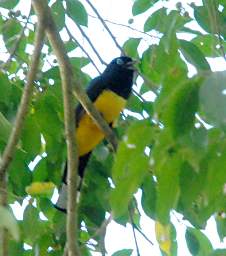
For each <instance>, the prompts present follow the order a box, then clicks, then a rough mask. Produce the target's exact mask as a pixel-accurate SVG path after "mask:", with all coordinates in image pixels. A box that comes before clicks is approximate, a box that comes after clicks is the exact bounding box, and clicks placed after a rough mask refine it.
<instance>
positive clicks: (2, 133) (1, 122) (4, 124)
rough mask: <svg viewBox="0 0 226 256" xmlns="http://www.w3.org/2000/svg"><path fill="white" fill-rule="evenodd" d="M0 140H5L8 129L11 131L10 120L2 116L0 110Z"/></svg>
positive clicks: (7, 135)
mask: <svg viewBox="0 0 226 256" xmlns="http://www.w3.org/2000/svg"><path fill="white" fill-rule="evenodd" d="M0 127H1V129H0V140H1V141H3V142H7V140H8V137H9V134H10V131H11V124H10V122H9V121H8V120H7V119H6V118H5V117H4V116H3V114H2V113H1V112H0Z"/></svg>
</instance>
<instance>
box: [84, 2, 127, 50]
mask: <svg viewBox="0 0 226 256" xmlns="http://www.w3.org/2000/svg"><path fill="white" fill-rule="evenodd" d="M86 2H87V3H88V4H89V5H90V7H91V8H92V10H93V11H94V12H95V14H96V15H97V17H98V18H99V20H100V21H101V23H102V24H103V26H104V28H105V29H106V30H107V32H108V33H109V35H110V37H111V38H112V40H113V41H114V43H115V45H116V46H117V48H118V49H119V50H120V52H121V54H122V55H125V52H124V50H123V49H122V47H121V46H120V45H119V43H118V42H117V40H116V39H115V36H114V35H113V34H112V32H111V30H110V29H109V28H108V26H107V24H106V22H105V21H104V19H103V18H102V17H101V15H100V14H99V12H98V11H97V9H96V8H95V7H94V5H93V4H92V3H91V2H90V1H89V0H86Z"/></svg>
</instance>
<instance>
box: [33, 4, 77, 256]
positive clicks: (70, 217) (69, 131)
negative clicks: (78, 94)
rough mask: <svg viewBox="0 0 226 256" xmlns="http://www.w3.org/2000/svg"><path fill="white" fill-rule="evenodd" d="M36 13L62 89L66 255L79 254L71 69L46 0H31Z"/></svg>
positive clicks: (75, 255)
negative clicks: (65, 187) (56, 65)
mask: <svg viewBox="0 0 226 256" xmlns="http://www.w3.org/2000/svg"><path fill="white" fill-rule="evenodd" d="M32 5H33V7H34V10H35V13H36V15H37V16H38V17H39V19H40V18H42V19H43V20H44V23H45V31H46V34H47V37H48V39H49V42H50V44H51V46H52V48H53V51H54V53H55V55H56V58H57V61H58V63H59V69H60V76H61V81H62V90H63V103H64V124H65V133H66V141H67V158H68V175H67V182H68V200H67V213H68V214H67V227H66V229H67V244H68V255H69V256H79V255H80V252H79V246H78V242H77V241H78V239H77V204H76V197H77V189H76V188H77V186H76V184H77V166H78V154H77V148H76V141H75V122H74V108H73V94H72V88H73V82H74V78H73V71H72V67H71V65H70V62H69V59H68V56H67V54H66V51H65V48H64V44H63V42H62V40H61V38H60V35H59V33H58V32H57V29H56V26H55V23H54V21H53V18H52V15H51V12H50V8H49V6H48V4H47V1H43V0H33V1H32Z"/></svg>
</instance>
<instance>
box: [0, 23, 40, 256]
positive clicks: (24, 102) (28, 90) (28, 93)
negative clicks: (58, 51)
mask: <svg viewBox="0 0 226 256" xmlns="http://www.w3.org/2000/svg"><path fill="white" fill-rule="evenodd" d="M43 39H44V27H43V23H42V21H41V20H38V27H37V32H36V34H35V43H34V53H33V57H32V60H31V65H30V71H29V72H28V75H27V84H26V86H25V87H24V92H23V95H22V98H21V102H20V106H19V109H18V112H17V116H16V121H15V124H14V126H13V129H12V132H11V134H10V137H9V140H8V144H7V145H6V147H5V150H4V152H3V156H2V159H1V162H0V188H1V191H0V193H1V195H0V204H1V205H2V206H6V205H7V192H6V191H7V190H6V186H7V183H6V170H7V167H8V166H9V164H10V162H11V160H12V157H13V154H14V152H15V150H16V146H17V143H18V141H19V138H20V134H21V130H22V127H23V124H24V119H25V116H26V113H27V111H28V107H29V103H30V100H31V97H32V92H33V84H34V80H35V76H36V73H37V70H38V64H39V57H40V54H41V49H42V45H43ZM0 240H1V246H0V248H1V255H4V256H7V255H8V232H7V231H6V230H5V229H4V230H1V238H0Z"/></svg>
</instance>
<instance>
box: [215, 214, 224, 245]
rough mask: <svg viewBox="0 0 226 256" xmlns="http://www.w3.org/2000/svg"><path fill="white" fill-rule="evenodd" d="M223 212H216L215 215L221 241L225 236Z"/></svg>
mask: <svg viewBox="0 0 226 256" xmlns="http://www.w3.org/2000/svg"><path fill="white" fill-rule="evenodd" d="M224 215H225V213H224V212H222V213H218V214H217V215H216V217H215V220H216V224H217V233H218V235H219V237H220V239H221V241H222V242H223V240H224V238H225V237H226V218H225V216H224Z"/></svg>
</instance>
